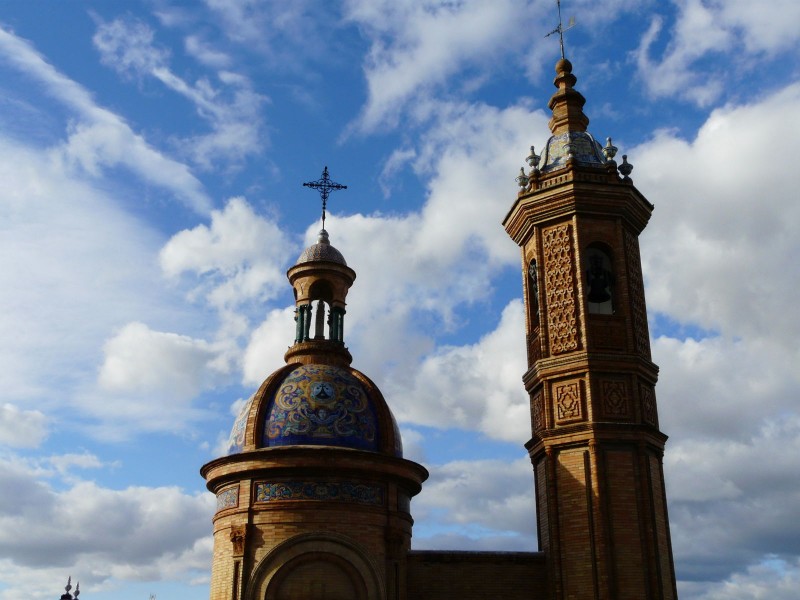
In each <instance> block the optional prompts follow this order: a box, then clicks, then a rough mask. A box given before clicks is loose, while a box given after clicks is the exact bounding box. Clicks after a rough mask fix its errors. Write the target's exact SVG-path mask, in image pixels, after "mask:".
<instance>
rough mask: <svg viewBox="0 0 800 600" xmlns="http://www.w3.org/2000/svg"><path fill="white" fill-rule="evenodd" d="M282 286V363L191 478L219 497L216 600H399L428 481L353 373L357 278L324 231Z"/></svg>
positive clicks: (387, 414)
mask: <svg viewBox="0 0 800 600" xmlns="http://www.w3.org/2000/svg"><path fill="white" fill-rule="evenodd" d="M326 173H327V169H326ZM287 275H288V278H289V282H290V283H291V285H292V287H293V289H294V296H295V304H296V308H295V321H296V332H295V340H294V344H293V345H292V346H291V347H290V348H289V349H288V351H287V352H286V355H285V360H286V365H284V366H283V367H281V368H279V369H278V370H277V371H275V372H274V373H273V374H272V375H270V376H269V377H267V379H266V380H265V381H264V383H263V384H262V385H261V387H260V388H259V390H258V391H257V392H256V393H255V394H254V395H253V396H252V397H251V398H250V399H249V400H248V401H247V402H246V403H245V405H244V406H243V408H242V410H241V413H240V414H239V416H238V417H237V419H236V421H235V422H234V425H233V430H232V431H231V436H230V441H229V450H228V455H227V456H224V457H222V458H218V459H216V460H213V461H211V462H209V463H207V464H206V465H204V466H203V468H202V469H201V471H200V472H201V474H202V475H203V477H205V479H206V485H207V487H208V489H209V490H210V491H212V492H213V493H214V494H215V495H216V497H217V512H216V514H215V515H214V519H213V522H214V556H213V564H212V573H211V600H256V599H257V600H265V599H266V600H301V599H302V600H334V599H336V600H338V599H341V598H348V599H351V600H368V599H369V600H373V599H375V600H377V599H386V600H405V599H406V598H408V597H410V596H409V593H408V590H407V589H406V588H407V581H408V576H407V570H408V566H407V563H408V550H409V547H410V541H411V526H412V519H411V514H410V499H411V497H412V496H414V495H415V494H417V493H419V491H420V489H421V484H422V482H423V481H424V480H425V479H426V478H427V476H428V473H427V471H426V470H425V469H424V468H423V467H422V466H420V465H418V464H417V463H414V462H411V461H409V460H405V459H403V458H402V444H401V440H400V433H399V431H398V428H397V424H396V422H395V420H394V417H393V416H392V413H391V411H390V410H389V407H388V406H387V404H386V401H385V400H384V398H383V396H382V395H381V392H380V390H379V389H378V388H377V386H376V385H375V384H374V383H373V382H372V381H371V380H370V379H369V378H368V377H367V376H366V375H364V374H363V373H361V372H360V371H358V370H356V369H354V368H352V367H351V366H350V363H351V361H352V357H351V355H350V352H349V351H348V350H347V348H346V347H345V344H344V316H345V298H346V296H347V292H348V290H349V288H350V286H351V285H352V284H353V282H354V280H355V277H356V274H355V271H353V270H352V269H351V268H350V267H348V266H347V263H346V262H345V260H344V257H343V256H342V254H341V253H340V252H339V251H338V250H336V248H334V247H333V246H331V244H330V241H329V239H328V234H327V232H326V231H325V230H324V229H323V230H322V231H321V232H320V235H319V239H318V241H317V243H316V244H313V245H312V246H310V247H309V248H307V249H306V250H305V251H304V252H303V254H302V255H301V256H300V258H299V259H298V261H297V263H296V264H295V265H294V266H293V267H292V268H291V269H289V271H288V273H287Z"/></svg>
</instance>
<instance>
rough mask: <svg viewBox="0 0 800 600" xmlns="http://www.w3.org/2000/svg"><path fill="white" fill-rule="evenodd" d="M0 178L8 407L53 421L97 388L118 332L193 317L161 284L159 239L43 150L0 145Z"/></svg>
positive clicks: (0, 348)
mask: <svg viewBox="0 0 800 600" xmlns="http://www.w3.org/2000/svg"><path fill="white" fill-rule="evenodd" d="M0 178H2V181H3V182H4V185H5V188H4V190H5V191H4V194H3V205H2V209H0V210H2V214H3V223H4V234H3V236H2V237H0V273H2V285H0V330H2V331H3V335H2V336H0V365H2V368H1V369H0V372H1V373H2V375H1V376H0V379H2V381H3V386H4V393H5V398H4V399H5V400H8V401H9V402H12V403H14V404H15V405H17V406H19V407H20V409H21V410H25V409H26V408H28V406H27V404H28V403H30V402H35V408H36V409H38V410H41V411H42V412H44V413H45V414H47V415H48V416H53V415H52V413H51V411H52V410H53V409H54V408H60V409H64V408H66V407H68V406H70V405H72V398H73V394H74V393H75V392H76V390H77V389H82V388H85V387H86V386H88V385H90V383H91V382H93V381H94V379H95V377H96V368H97V364H98V363H99V361H100V358H101V355H100V349H101V347H102V344H103V341H104V340H105V339H106V337H107V336H108V334H109V332H110V331H111V330H112V329H113V328H115V327H119V326H120V325H121V324H122V323H125V322H127V321H129V320H132V319H133V318H134V315H136V316H137V317H139V318H148V319H152V320H153V321H154V322H162V321H170V322H180V321H181V320H182V318H186V317H188V313H187V312H186V309H185V307H183V313H184V314H183V316H181V315H179V314H178V313H177V312H176V311H174V306H175V303H174V301H175V300H176V298H175V297H174V296H173V295H172V294H171V293H170V292H169V291H168V290H164V289H163V288H160V287H159V286H158V285H157V282H158V281H159V280H160V272H159V270H158V268H157V265H156V256H157V249H158V247H159V245H160V244H161V239H160V236H159V235H158V234H156V232H154V231H153V230H151V229H150V228H149V227H147V226H146V225H144V224H143V223H142V222H140V221H138V220H137V219H135V218H133V217H131V216H130V215H128V214H126V213H125V212H124V211H123V210H121V209H120V208H119V207H118V206H116V205H115V200H116V199H115V198H113V197H110V196H109V195H108V193H107V192H106V191H99V190H96V189H94V188H93V187H92V183H94V182H93V181H87V180H86V179H83V178H80V177H78V176H76V175H75V174H72V173H66V172H64V171H63V170H62V169H61V168H60V167H59V165H58V164H57V163H54V162H53V161H51V160H49V158H48V156H47V151H44V152H42V151H37V150H34V149H31V148H28V147H25V146H21V145H19V144H15V143H10V142H8V141H7V140H4V139H0ZM116 189H117V190H119V192H120V193H125V188H124V187H122V186H118V187H117V188H116ZM21 255H24V260H20V256H21ZM154 282H155V283H156V284H154Z"/></svg>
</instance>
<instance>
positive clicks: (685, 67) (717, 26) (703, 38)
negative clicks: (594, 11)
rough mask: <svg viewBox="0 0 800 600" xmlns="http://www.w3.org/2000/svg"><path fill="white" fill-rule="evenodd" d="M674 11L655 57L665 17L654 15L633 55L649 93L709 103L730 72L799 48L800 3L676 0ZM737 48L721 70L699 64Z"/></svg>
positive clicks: (697, 102)
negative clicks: (767, 6) (766, 6)
mask: <svg viewBox="0 0 800 600" xmlns="http://www.w3.org/2000/svg"><path fill="white" fill-rule="evenodd" d="M675 4H676V5H677V10H678V15H677V17H676V22H675V24H674V27H673V28H672V29H671V30H669V31H667V32H666V35H668V36H669V41H668V43H667V46H666V49H665V50H664V52H663V55H662V56H661V57H660V59H658V58H657V59H655V60H654V59H653V58H652V57H651V53H652V49H653V46H654V45H655V44H656V42H657V41H658V38H659V36H661V35H662V33H664V31H663V30H664V19H663V17H661V16H658V15H657V16H654V17H652V20H651V22H650V27H649V29H648V30H647V32H646V33H645V34H644V35H643V36H642V39H641V42H640V45H639V48H638V49H637V50H636V52H635V53H634V56H635V59H636V63H637V67H638V72H639V76H640V77H641V78H642V80H643V81H644V83H645V85H646V86H647V89H648V91H649V92H650V93H651V94H652V95H653V96H654V97H665V96H666V97H669V96H676V97H679V98H684V99H686V100H689V101H691V102H694V103H696V104H697V105H699V106H709V105H710V104H711V103H712V102H713V101H715V100H716V99H717V98H719V97H720V95H721V94H722V93H723V91H724V90H725V78H726V77H730V75H731V71H732V70H734V71H742V72H747V71H749V70H751V69H758V68H759V67H760V61H759V58H762V56H763V54H765V53H766V54H768V55H769V54H776V53H778V52H781V51H784V52H785V51H791V50H792V48H793V47H795V48H796V47H797V46H798V38H797V32H796V27H795V26H794V24H795V23H797V22H798V20H800V6H798V4H797V2H794V1H793V0H780V1H779V2H774V3H771V4H770V10H763V7H762V6H760V5H759V4H758V3H753V2H749V1H747V0H734V1H728V0H711V1H710V2H703V1H702V0H675ZM734 46H735V47H736V56H735V57H734V58H735V62H734V63H733V64H732V65H731V66H730V67H729V68H728V69H727V72H725V73H718V72H716V69H709V68H707V66H702V62H701V61H702V60H703V59H704V58H707V57H708V56H721V55H722V54H724V53H727V52H729V51H730V50H731V49H732V48H734Z"/></svg>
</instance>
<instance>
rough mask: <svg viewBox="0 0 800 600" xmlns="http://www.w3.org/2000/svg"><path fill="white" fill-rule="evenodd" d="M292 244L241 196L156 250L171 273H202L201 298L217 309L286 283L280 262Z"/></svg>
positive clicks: (266, 295) (268, 294)
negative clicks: (208, 219)
mask: <svg viewBox="0 0 800 600" xmlns="http://www.w3.org/2000/svg"><path fill="white" fill-rule="evenodd" d="M295 250H296V247H295V246H294V244H293V242H292V240H291V239H290V238H289V237H288V236H287V234H286V233H284V232H283V231H282V230H281V229H280V227H279V226H278V225H277V224H276V223H275V222H273V221H271V220H270V219H268V218H266V217H264V216H261V215H259V214H257V213H256V212H255V211H254V210H253V208H252V207H251V206H250V204H248V202H247V201H246V200H245V199H244V198H231V199H230V200H228V202H227V204H226V205H225V207H224V208H223V209H222V210H215V211H212V213H211V223H210V225H198V226H196V227H195V228H193V229H185V230H183V231H180V232H178V233H176V234H175V235H174V236H172V238H171V239H170V240H169V241H168V242H167V243H166V244H165V245H164V247H163V248H162V250H161V253H160V262H161V266H162V268H163V269H164V272H165V273H166V274H167V275H168V276H171V277H176V276H178V275H181V274H183V273H191V274H194V275H196V276H203V279H204V280H205V283H204V284H203V285H204V286H206V287H205V288H204V291H205V297H206V299H207V300H208V302H209V304H211V305H212V306H215V307H217V308H225V307H233V306H236V305H238V304H240V303H242V302H246V301H249V300H253V299H258V300H259V301H262V302H263V301H266V300H269V299H271V298H273V297H274V296H275V295H276V293H278V291H279V290H281V289H283V288H284V286H286V285H288V284H287V283H286V275H285V272H284V271H283V267H284V265H285V264H286V262H287V261H288V258H289V256H291V255H292V254H293V253H294V251H295Z"/></svg>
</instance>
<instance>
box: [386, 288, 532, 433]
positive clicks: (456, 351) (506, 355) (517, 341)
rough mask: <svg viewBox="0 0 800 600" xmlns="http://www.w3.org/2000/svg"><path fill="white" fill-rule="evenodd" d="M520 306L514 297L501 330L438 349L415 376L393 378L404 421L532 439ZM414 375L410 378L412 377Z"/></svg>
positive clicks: (393, 392)
mask: <svg viewBox="0 0 800 600" xmlns="http://www.w3.org/2000/svg"><path fill="white" fill-rule="evenodd" d="M524 327H525V323H524V319H523V315H522V304H521V302H520V301H519V300H514V301H512V302H511V303H510V304H509V305H508V306H506V308H505V309H504V311H503V314H502V316H501V318H500V323H499V324H498V326H497V328H496V329H495V330H493V331H491V332H490V333H488V334H486V335H485V336H484V337H483V338H481V339H480V340H479V341H478V342H477V343H475V344H472V345H468V346H457V347H446V346H445V347H439V348H437V350H436V351H435V352H434V353H431V354H429V355H426V356H425V357H424V358H423V359H422V362H421V364H420V365H419V366H417V367H416V368H414V369H413V374H411V373H403V374H402V376H401V377H398V378H396V379H395V378H391V379H390V380H389V386H388V388H387V391H389V392H390V393H389V396H390V397H392V398H398V399H399V398H402V399H403V401H402V402H397V403H396V404H395V410H396V412H397V416H398V418H399V419H400V420H402V421H410V422H412V423H418V424H421V425H430V426H436V427H442V428H447V427H461V428H464V429H473V430H478V431H481V432H482V433H483V434H485V435H487V436H489V437H492V438H495V439H501V440H508V441H516V442H520V443H521V442H524V441H526V440H527V439H528V438H529V437H530V414H529V411H530V409H529V405H528V398H527V394H526V393H525V390H524V388H523V387H522V374H523V373H524V372H525V369H526V365H525V348H524V335H523V333H522V332H523V331H524ZM408 378H410V380H409V379H408Z"/></svg>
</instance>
